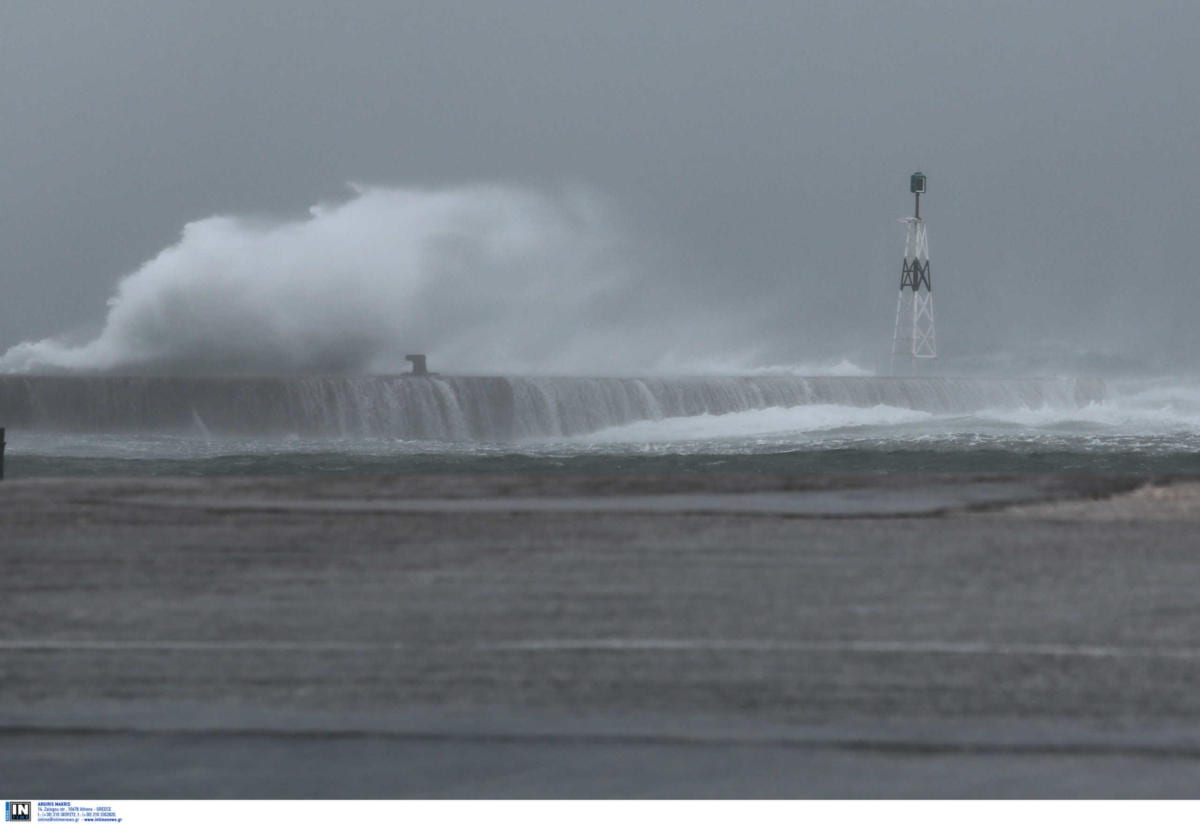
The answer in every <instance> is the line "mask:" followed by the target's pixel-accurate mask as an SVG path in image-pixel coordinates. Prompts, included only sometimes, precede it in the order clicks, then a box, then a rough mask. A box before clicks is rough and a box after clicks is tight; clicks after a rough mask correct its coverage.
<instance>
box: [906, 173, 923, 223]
mask: <svg viewBox="0 0 1200 824" xmlns="http://www.w3.org/2000/svg"><path fill="white" fill-rule="evenodd" d="M908 190H909V191H910V192H912V193H913V194H914V195H916V196H917V206H916V211H915V212H914V213H913V217H915V218H916V219H917V220H920V219H921V195H923V194H925V173H924V172H913V174H912V177H910V178H909V179H908Z"/></svg>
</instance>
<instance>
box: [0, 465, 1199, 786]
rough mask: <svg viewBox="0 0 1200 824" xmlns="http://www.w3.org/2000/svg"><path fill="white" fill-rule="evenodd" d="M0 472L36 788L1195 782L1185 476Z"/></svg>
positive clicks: (20, 708) (1193, 586)
mask: <svg viewBox="0 0 1200 824" xmlns="http://www.w3.org/2000/svg"><path fill="white" fill-rule="evenodd" d="M1148 484H1149V482H1148V481H1147V480H1146V479H1138V478H1059V477H1048V478H1019V479H1013V478H992V479H986V478H948V477H924V478H904V477H888V478H867V477H861V476H860V477H855V478H847V479H829V478H823V479H807V480H806V479H797V478H788V479H784V478H770V477H762V476H756V477H751V478H744V477H742V478H738V477H727V476H719V475H712V476H689V477H687V478H678V479H662V478H642V477H639V478H630V477H619V478H561V477H551V476H533V477H517V476H514V477H497V476H490V477H475V478H452V477H436V478H417V477H401V478H386V477H378V478H358V479H328V478H321V479H302V478H301V479H278V480H270V479H266V480H264V479H196V480H184V479H179V480H112V481H97V480H44V481H18V482H13V481H5V482H4V483H3V484H0V529H2V533H0V534H2V536H3V537H2V538H0V569H2V570H3V579H4V581H5V601H6V610H5V620H4V621H3V623H2V625H0V674H2V677H0V735H2V736H3V738H4V740H5V742H6V744H7V745H8V746H6V747H4V748H2V749H0V785H2V787H3V788H4V792H7V793H9V794H10V795H12V794H13V793H16V794H18V795H22V794H23V795H28V796H32V797H99V798H105V797H107V798H114V797H243V796H248V797H301V798H306V797H343V796H355V797H357V796H363V797H403V796H416V797H481V796H482V797H508V796H518V797H543V796H554V797H559V796H563V797H607V796H620V797H645V796H649V797H662V796H667V797H712V796H717V797H720V796H754V797H811V796H818V797H830V796H832V797H880V796H883V797H903V796H918V797H927V796H951V797H980V796H982V797H993V796H998V797H1005V796H1051V797H1054V796H1077V795H1083V796H1100V797H1112V796H1118V797H1119V796H1151V797H1153V796H1192V795H1194V794H1195V788H1196V787H1197V786H1200V690H1197V689H1196V688H1195V685H1196V684H1197V683H1200V597H1198V596H1197V595H1196V593H1197V592H1200V537H1198V536H1200V531H1198V527H1200V484H1195V483H1189V482H1182V481H1179V482H1175V483H1172V484H1170V485H1148Z"/></svg>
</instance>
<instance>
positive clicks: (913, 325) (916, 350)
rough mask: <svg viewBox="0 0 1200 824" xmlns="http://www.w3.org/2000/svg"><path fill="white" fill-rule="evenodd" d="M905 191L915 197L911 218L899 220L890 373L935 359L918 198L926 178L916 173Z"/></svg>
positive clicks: (916, 367) (926, 246)
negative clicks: (900, 250)
mask: <svg viewBox="0 0 1200 824" xmlns="http://www.w3.org/2000/svg"><path fill="white" fill-rule="evenodd" d="M908 189H909V191H910V192H912V193H913V195H914V196H915V198H916V206H915V208H914V211H913V216H912V217H906V218H902V222H903V223H905V224H906V225H907V227H908V236H907V237H906V238H905V240H904V265H903V266H902V267H901V269H900V295H899V297H897V299H896V331H895V334H894V336H893V337H892V374H900V373H901V372H902V371H907V372H908V373H909V374H917V372H918V371H919V369H920V364H921V362H922V361H930V362H932V360H933V359H934V358H936V357H937V338H936V337H935V335H934V330H933V284H932V283H931V282H930V280H929V240H928V238H927V236H926V234H925V221H923V220H921V195H923V194H924V193H925V175H924V174H922V173H921V172H915V173H914V174H913V175H912V177H911V178H910V179H909V185H908Z"/></svg>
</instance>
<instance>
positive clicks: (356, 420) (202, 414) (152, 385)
mask: <svg viewBox="0 0 1200 824" xmlns="http://www.w3.org/2000/svg"><path fill="white" fill-rule="evenodd" d="M1104 391H1105V390H1104V385H1103V383H1102V382H1100V381H1097V380H1085V379H1074V378H1046V379H1036V378H1030V379H974V378H934V377H927V378H876V377H810V378H805V377H792V376H769V377H767V376H759V377H675V378H569V377H557V378H532V377H528V378H526V377H429V378H412V377H400V376H310V377H149V376H142V377H115V376H3V377H0V421H3V422H4V423H5V424H6V425H7V426H9V427H11V428H14V429H36V430H49V431H68V432H130V431H140V432H155V431H159V432H169V431H195V430H197V429H199V430H201V431H204V432H207V433H211V434H213V435H244V434H300V435H331V436H344V437H347V436H348V437H354V436H384V437H397V438H414V439H439V440H479V441H506V440H514V439H519V438H527V437H547V436H550V437H553V436H569V435H579V434H585V433H588V432H594V431H596V430H599V429H603V428H605V427H609V426H620V425H622V424H628V423H633V422H635V421H641V420H655V419H661V418H669V417H679V416H687V415H701V414H712V415H720V414H728V413H731V412H743V411H747V410H751V409H764V408H768V407H791V406H800V405H805V404H833V405H841V406H856V407H870V406H876V405H880V404H883V405H887V406H895V407H902V408H908V409H917V410H922V411H928V412H934V413H950V414H954V413H968V412H972V411H977V410H981V409H993V408H1001V409H1003V408H1028V409H1038V408H1042V407H1046V406H1053V407H1066V408H1070V407H1076V406H1081V405H1084V404H1087V403H1089V402H1093V401H1097V400H1101V399H1102V398H1103V396H1104Z"/></svg>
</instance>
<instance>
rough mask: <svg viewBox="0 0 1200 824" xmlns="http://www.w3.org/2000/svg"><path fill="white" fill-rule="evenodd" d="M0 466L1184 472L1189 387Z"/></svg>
mask: <svg viewBox="0 0 1200 824" xmlns="http://www.w3.org/2000/svg"><path fill="white" fill-rule="evenodd" d="M7 440H8V445H7V460H6V474H7V476H8V477H10V478H22V477H24V478H31V477H50V476H154V475H174V476H203V475H321V474H339V473H347V474H349V473H353V474H364V473H367V474H369V473H507V472H535V473H536V472H570V473H605V474H610V473H616V474H619V473H630V472H633V473H660V474H661V473H695V472H714V471H720V472H744V473H760V472H762V473H782V474H792V473H794V474H808V473H818V474H819V473H896V472H962V473H1047V472H1088V473H1092V472H1111V473H1150V474H1191V473H1197V474H1200V383H1197V382H1195V381H1185V380H1173V379H1161V380H1155V381H1125V382H1113V381H1109V382H1108V386H1107V392H1106V394H1105V397H1104V398H1103V399H1101V400H1095V401H1091V402H1087V403H1082V404H1052V403H1051V404H1043V405H1040V406H1016V407H1012V406H1007V407H1005V408H997V409H981V410H977V411H973V412H969V413H963V412H938V411H928V410H919V409H912V408H908V407H904V406H894V405H888V404H874V405H869V406H857V405H844V404H836V403H832V404H831V403H805V404H798V405H790V406H789V405H777V406H766V407H763V408H756V409H748V410H743V411H734V412H728V413H724V414H712V413H704V414H686V415H670V414H661V415H656V416H655V417H652V418H648V419H645V420H636V421H633V422H628V423H622V424H620V425H615V426H602V427H599V428H597V429H595V430H594V431H589V432H586V433H581V434H575V435H570V436H564V435H548V436H531V437H520V438H507V439H504V440H488V439H486V438H484V439H453V440H450V439H438V438H405V437H389V436H384V435H378V434H375V435H371V434H361V433H359V434H352V435H345V434H339V435H312V434H301V433H295V432H272V433H270V434H230V435H221V434H214V433H213V432H211V431H209V430H207V429H206V428H204V427H193V428H191V429H189V430H187V431H153V432H136V431H133V432H131V431H119V432H117V431H114V432H103V431H100V432H96V431H88V432H80V431H48V430H45V429H36V428H35V429H22V428H12V427H10V428H9V431H8V438H7Z"/></svg>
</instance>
